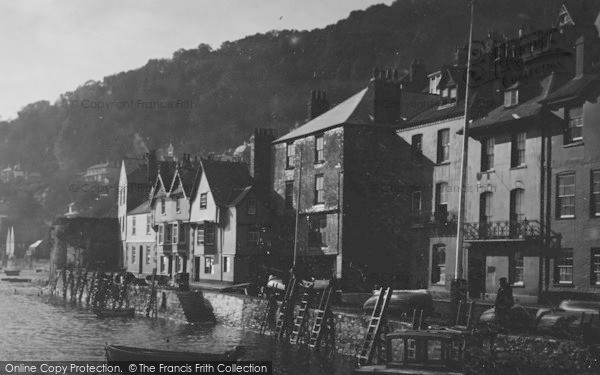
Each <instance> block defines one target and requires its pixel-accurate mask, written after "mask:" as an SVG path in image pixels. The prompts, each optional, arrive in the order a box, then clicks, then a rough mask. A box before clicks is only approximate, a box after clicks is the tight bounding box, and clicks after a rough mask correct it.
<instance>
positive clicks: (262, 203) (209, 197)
mask: <svg viewBox="0 0 600 375" xmlns="http://www.w3.org/2000/svg"><path fill="white" fill-rule="evenodd" d="M261 140H265V141H264V142H262V143H263V145H262V149H264V150H266V152H267V154H268V151H269V146H270V142H271V141H272V140H273V133H272V131H267V130H263V129H260V130H257V131H256V132H255V138H254V142H255V145H256V146H258V147H261V144H260V142H261ZM257 141H258V142H259V144H257ZM253 147H255V146H253ZM253 154H254V152H253ZM258 154H259V155H258V159H256V158H255V160H264V159H261V157H262V156H264V153H263V155H262V156H261V155H260V152H259V153H258ZM268 161H269V160H268V159H267V160H266V162H267V163H266V164H265V163H262V164H261V165H260V166H259V167H255V168H250V167H249V165H248V164H246V163H242V162H231V161H221V160H211V159H203V160H202V161H201V170H202V173H201V176H200V178H199V180H198V181H197V185H196V186H195V188H194V195H193V197H192V199H191V205H190V225H191V228H192V231H191V236H190V241H191V243H192V255H193V259H194V265H193V271H192V277H193V280H194V281H219V282H226V283H234V284H236V283H242V282H249V281H254V280H256V277H257V276H258V275H259V274H260V273H261V269H262V268H261V266H262V265H263V264H264V263H265V255H266V251H265V248H264V246H263V244H262V242H261V231H262V230H263V228H266V227H267V226H268V223H269V217H270V208H269V207H268V204H267V203H268V201H267V200H265V199H264V198H263V197H264V196H265V194H264V187H265V186H264V184H263V185H262V186H261V185H260V184H257V183H256V180H255V179H253V178H252V175H251V169H253V170H254V172H255V177H257V178H258V181H260V180H261V178H263V177H262V176H264V177H267V176H268V175H261V172H260V171H259V170H260V169H264V170H268V168H269V164H268ZM261 188H262V189H261Z"/></svg>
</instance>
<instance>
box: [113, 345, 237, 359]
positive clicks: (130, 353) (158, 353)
mask: <svg viewBox="0 0 600 375" xmlns="http://www.w3.org/2000/svg"><path fill="white" fill-rule="evenodd" d="M243 354H244V353H243V350H242V349H241V348H236V349H234V350H232V351H230V352H225V353H196V352H185V351H181V352H179V351H169V350H158V349H146V348H136V347H130V346H118V345H107V346H106V360H107V361H108V362H109V363H110V362H131V361H136V362H137V361H235V360H237V359H238V358H239V357H241V356H242V355H243Z"/></svg>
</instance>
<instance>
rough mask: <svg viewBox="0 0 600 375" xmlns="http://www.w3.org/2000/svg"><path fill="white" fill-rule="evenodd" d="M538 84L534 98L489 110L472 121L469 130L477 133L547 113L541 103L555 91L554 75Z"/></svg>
mask: <svg viewBox="0 0 600 375" xmlns="http://www.w3.org/2000/svg"><path fill="white" fill-rule="evenodd" d="M539 84H540V88H539V93H538V95H536V96H535V97H533V98H531V99H529V100H527V101H525V102H523V103H520V104H517V105H516V106H513V107H505V106H504V105H501V106H499V107H496V108H495V109H493V110H491V111H490V112H489V113H488V114H487V116H485V117H483V118H481V119H479V120H476V121H474V122H473V124H471V126H470V127H469V130H470V131H472V132H475V133H477V132H478V131H480V130H483V129H490V128H492V127H498V126H501V125H504V124H507V123H510V122H514V121H520V120H523V119H528V118H531V117H534V116H538V115H540V114H541V113H542V112H547V110H545V109H544V108H543V105H542V103H541V101H542V100H543V99H545V98H546V97H548V95H549V94H550V93H551V92H552V91H553V90H555V76H554V74H552V75H549V76H547V77H545V78H544V79H542V80H541V81H540V82H539ZM548 113H549V112H548Z"/></svg>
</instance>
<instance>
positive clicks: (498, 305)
mask: <svg viewBox="0 0 600 375" xmlns="http://www.w3.org/2000/svg"><path fill="white" fill-rule="evenodd" d="M514 304H515V300H514V298H513V292H512V287H511V286H510V284H509V283H508V280H507V279H506V277H502V278H500V289H498V293H497V294H496V302H495V304H494V306H495V312H496V321H497V322H498V323H499V324H500V325H502V326H506V325H507V323H508V315H509V313H510V309H511V307H513V306H514Z"/></svg>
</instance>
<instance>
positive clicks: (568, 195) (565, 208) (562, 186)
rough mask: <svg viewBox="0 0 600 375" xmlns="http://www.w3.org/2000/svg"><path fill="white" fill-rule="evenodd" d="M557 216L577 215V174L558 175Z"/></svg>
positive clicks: (569, 216) (571, 216)
mask: <svg viewBox="0 0 600 375" xmlns="http://www.w3.org/2000/svg"><path fill="white" fill-rule="evenodd" d="M557 185H558V189H557V197H556V216H557V217H558V218H573V217H575V174H574V173H571V174H565V175H562V176H558V177H557Z"/></svg>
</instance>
